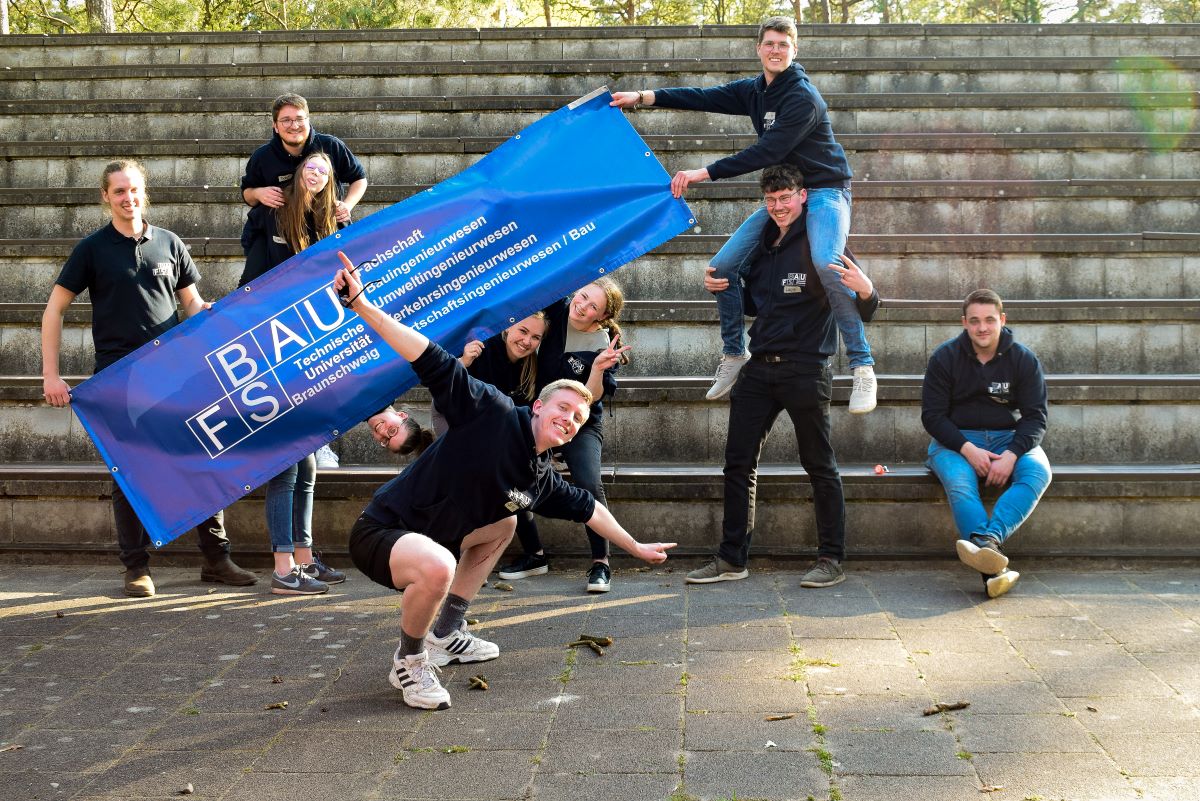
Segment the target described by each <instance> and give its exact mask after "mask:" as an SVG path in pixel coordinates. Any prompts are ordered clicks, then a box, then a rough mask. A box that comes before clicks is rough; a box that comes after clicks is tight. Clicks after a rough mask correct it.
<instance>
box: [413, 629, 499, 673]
mask: <svg viewBox="0 0 1200 801" xmlns="http://www.w3.org/2000/svg"><path fill="white" fill-rule="evenodd" d="M425 645H426V646H427V647H428V649H429V661H430V662H432V663H433V664H435V665H437V666H438V667H441V666H442V665H449V664H451V663H453V662H487V661H489V660H491V659H495V658H496V657H498V656H500V646H499V645H496V643H494V642H488V641H487V640H483V639H480V638H479V637H476V636H475V635H474V634H472V633H471V632H469V631H467V625H466V623H464V624H462V625H461V626H459V627H458V628H457V629H455V630H454V631H452V632H450V633H449V634H447V635H446V636H445V637H438V636H437V635H435V634H434V633H433V632H432V631H431V632H429V633H428V634H426V635H425Z"/></svg>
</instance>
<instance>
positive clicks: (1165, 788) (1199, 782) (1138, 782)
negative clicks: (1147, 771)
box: [1133, 776, 1200, 801]
mask: <svg viewBox="0 0 1200 801" xmlns="http://www.w3.org/2000/svg"><path fill="white" fill-rule="evenodd" d="M1133 784H1134V786H1135V787H1138V788H1141V790H1142V792H1143V795H1142V801H1179V799H1183V798H1200V779H1197V778H1192V777H1186V778H1176V777H1172V778H1163V777H1159V776H1147V777H1144V778H1143V777H1137V778H1135V779H1134V780H1133Z"/></svg>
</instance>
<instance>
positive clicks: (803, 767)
mask: <svg viewBox="0 0 1200 801" xmlns="http://www.w3.org/2000/svg"><path fill="white" fill-rule="evenodd" d="M685 758H686V760H687V761H686V764H685V765H684V769H683V775H684V786H685V787H686V789H687V792H688V793H691V794H692V795H695V796H698V797H700V798H702V799H717V798H746V799H750V798H771V799H780V801H804V799H807V798H808V797H809V796H813V797H814V798H827V797H828V796H829V779H828V778H827V777H826V776H825V774H824V773H822V772H821V768H820V763H819V762H818V760H817V757H816V755H815V754H813V753H810V752H807V751H801V752H795V751H778V750H776V749H767V748H764V749H763V750H762V751H761V752H759V753H757V754H755V755H754V756H747V755H746V754H745V753H737V752H735V753H728V752H720V751H699V752H693V751H688V752H687V753H686V755H685Z"/></svg>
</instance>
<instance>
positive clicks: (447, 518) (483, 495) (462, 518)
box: [365, 342, 596, 547]
mask: <svg viewBox="0 0 1200 801" xmlns="http://www.w3.org/2000/svg"><path fill="white" fill-rule="evenodd" d="M412 367H413V371H414V372H416V374H417V377H418V378H420V379H421V383H422V384H424V385H425V386H426V387H428V388H429V393H430V395H432V396H433V402H434V404H435V405H436V406H437V408H438V410H439V411H440V412H441V413H442V414H443V415H445V417H446V421H447V422H448V423H449V424H450V430H449V431H447V432H446V434H445V435H443V436H441V437H438V438H437V439H436V440H434V442H433V444H432V445H430V446H429V447H428V448H427V449H426V450H425V452H424V453H422V454H421V455H420V456H419V457H417V459H416V460H415V461H414V462H413V463H412V464H411V465H409V466H408V467H407V468H406V469H405V470H404V472H402V473H401V474H400V475H398V476H396V477H395V478H393V479H392V480H391V481H389V482H388V483H386V484H384V485H383V486H382V487H380V488H379V489H378V490H377V491H376V492H375V497H374V498H372V499H371V502H370V504H368V505H367V508H366V512H365V513H366V515H367V516H368V517H370V518H372V519H373V520H375V521H376V522H378V523H380V524H382V525H385V526H389V527H394V528H403V529H407V530H409V531H419V532H421V533H422V534H425V535H426V536H428V537H430V538H431V539H433V540H434V541H436V542H440V543H442V544H443V545H447V546H448V547H452V546H457V544H458V543H460V542H461V541H462V539H463V538H464V537H466V536H467V535H468V534H470V533H471V532H472V531H474V530H475V529H477V528H480V527H482V526H486V525H489V524H491V523H495V522H496V521H497V520H503V519H504V518H506V517H511V516H512V515H513V514H515V513H516V512H517V511H519V510H521V509H533V510H535V511H537V512H538V513H539V514H542V515H545V516H546V517H554V518H558V519H561V520H572V521H574V522H576V523H585V522H587V521H588V520H590V519H591V517H592V514H593V513H594V512H595V509H596V501H595V499H594V498H593V497H592V495H591V493H589V492H588V491H587V490H582V489H579V488H578V487H573V486H571V485H569V484H567V483H566V482H565V481H563V479H562V477H561V476H559V475H558V473H556V472H554V470H553V469H552V468H551V467H550V452H549V451H547V452H545V453H543V454H540V455H539V454H538V453H537V448H536V445H535V443H534V438H533V426H532V423H531V418H530V410H529V408H528V407H525V406H515V405H514V404H513V402H512V400H510V399H509V397H508V396H507V395H505V394H504V393H502V392H500V391H499V390H498V389H496V388H495V387H493V386H492V385H491V384H487V383H484V382H483V381H480V380H478V379H476V378H473V377H471V376H470V375H469V374H468V373H467V370H466V368H465V367H463V366H462V363H461V362H459V360H458V359H456V358H454V357H453V356H451V355H450V354H449V353H447V352H446V351H445V350H443V349H442V348H441V347H439V346H438V345H437V344H435V343H432V342H431V343H430V344H429V347H428V348H427V349H426V350H425V352H424V353H423V354H421V356H420V357H419V358H418V359H417V360H416V361H414V362H413V363H412Z"/></svg>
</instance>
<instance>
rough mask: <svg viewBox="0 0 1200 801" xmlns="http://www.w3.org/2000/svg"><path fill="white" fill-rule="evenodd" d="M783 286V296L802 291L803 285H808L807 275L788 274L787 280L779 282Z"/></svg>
mask: <svg viewBox="0 0 1200 801" xmlns="http://www.w3.org/2000/svg"><path fill="white" fill-rule="evenodd" d="M779 283H780V284H782V285H783V293H784V294H785V295H794V294H796V293H798V292H803V291H804V286H805V284H807V283H808V273H788V274H787V278H784V279H783V280H781V281H780V282H779Z"/></svg>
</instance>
